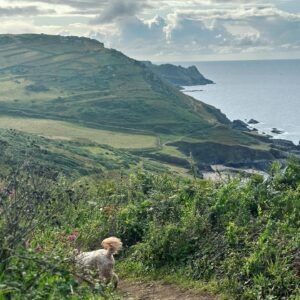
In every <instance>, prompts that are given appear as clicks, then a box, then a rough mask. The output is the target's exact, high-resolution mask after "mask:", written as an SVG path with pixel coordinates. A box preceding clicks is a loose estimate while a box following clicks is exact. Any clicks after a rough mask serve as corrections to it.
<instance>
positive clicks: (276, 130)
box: [271, 128, 284, 134]
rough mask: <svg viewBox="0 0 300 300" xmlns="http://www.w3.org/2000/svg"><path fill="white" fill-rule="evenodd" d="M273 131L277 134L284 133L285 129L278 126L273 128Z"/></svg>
mask: <svg viewBox="0 0 300 300" xmlns="http://www.w3.org/2000/svg"><path fill="white" fill-rule="evenodd" d="M271 132H272V133H275V134H283V133H284V131H282V130H279V129H277V128H273V129H272V130H271Z"/></svg>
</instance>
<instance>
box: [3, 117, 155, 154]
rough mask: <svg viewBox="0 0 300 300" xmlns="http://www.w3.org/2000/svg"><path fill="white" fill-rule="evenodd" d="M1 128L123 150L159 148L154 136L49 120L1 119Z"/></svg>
mask: <svg viewBox="0 0 300 300" xmlns="http://www.w3.org/2000/svg"><path fill="white" fill-rule="evenodd" d="M0 128H7V129H16V130H20V131H24V132H28V133H34V134H38V135H42V136H45V137H48V138H51V139H56V140H75V141H76V140H86V141H90V142H94V143H99V144H105V145H109V146H112V147H114V148H122V149H135V148H137V149H142V148H156V147H157V138H156V137H155V136H153V135H152V136H151V135H142V134H130V133H122V132H116V131H109V130H101V129H94V128H87V127H83V126H79V125H76V124H74V123H68V122H62V121H55V120H47V119H32V118H17V117H0Z"/></svg>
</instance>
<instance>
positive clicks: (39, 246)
mask: <svg viewBox="0 0 300 300" xmlns="http://www.w3.org/2000/svg"><path fill="white" fill-rule="evenodd" d="M34 250H35V251H41V250H42V246H41V245H37V246H36V247H35V248H34Z"/></svg>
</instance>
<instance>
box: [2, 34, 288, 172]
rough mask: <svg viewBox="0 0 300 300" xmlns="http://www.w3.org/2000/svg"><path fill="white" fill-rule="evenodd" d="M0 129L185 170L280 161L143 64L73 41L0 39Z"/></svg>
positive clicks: (267, 144)
mask: <svg viewBox="0 0 300 300" xmlns="http://www.w3.org/2000/svg"><path fill="white" fill-rule="evenodd" d="M189 72H192V73H193V70H190V71H189ZM0 128H6V129H8V128H12V129H17V130H22V131H24V132H27V133H35V134H38V135H42V136H46V137H50V138H51V139H56V140H78V139H86V140H88V141H89V142H92V143H93V142H96V143H98V144H106V145H108V146H113V147H115V148H123V149H128V150H131V151H135V155H138V156H140V157H146V158H148V159H152V160H157V161H158V162H163V163H167V164H169V165H171V166H172V167H174V166H175V167H184V168H186V167H187V166H188V165H189V162H188V160H189V157H190V156H193V158H194V159H195V160H196V161H195V163H196V164H198V166H199V167H200V168H201V167H202V166H203V165H206V166H207V165H211V164H215V163H220V162H221V163H224V164H231V163H235V164H236V165H237V166H243V164H246V165H247V166H250V167H256V166H257V165H260V166H264V167H265V166H268V165H269V163H270V162H271V161H273V160H274V159H278V158H285V157H286V156H287V155H286V154H285V153H284V152H286V151H285V150H286V149H283V150H282V149H280V150H274V151H273V145H272V142H271V141H270V140H268V139H266V138H264V139H262V138H261V137H259V136H257V135H254V134H251V133H250V134H249V133H245V132H242V131H240V130H236V129H233V127H232V124H231V122H230V121H229V120H228V119H227V118H226V116H225V115H223V114H222V113H221V112H220V111H219V110H218V109H216V108H214V107H212V106H210V105H207V104H204V103H202V102H200V101H196V100H195V99H193V98H191V97H189V96H186V95H184V94H182V93H181V92H180V91H178V90H177V89H176V88H175V87H173V86H172V85H170V84H169V83H168V82H167V81H166V80H164V79H163V78H161V77H160V75H158V74H157V73H156V72H153V71H152V70H151V68H148V67H147V66H146V65H145V64H144V63H142V62H138V61H135V60H133V59H130V58H129V57H127V56H125V55H123V54H122V53H120V52H118V51H116V50H112V49H106V48H105V47H104V46H103V44H101V43H100V42H98V41H95V40H91V39H87V38H79V37H61V36H49V35H34V34H25V35H0ZM275 148H276V147H275ZM206 152H209V153H210V155H208V156H206V155H205V153H206ZM220 153H222V159H221V160H218V156H219V155H220ZM184 172H185V171H184Z"/></svg>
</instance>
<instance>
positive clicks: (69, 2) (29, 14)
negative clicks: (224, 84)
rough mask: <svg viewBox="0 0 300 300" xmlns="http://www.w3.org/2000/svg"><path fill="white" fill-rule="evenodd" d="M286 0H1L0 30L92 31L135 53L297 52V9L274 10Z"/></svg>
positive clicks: (144, 56) (185, 55) (299, 24)
mask: <svg viewBox="0 0 300 300" xmlns="http://www.w3.org/2000/svg"><path fill="white" fill-rule="evenodd" d="M292 1H293V0H272V1H271V0H263V1H261V0H185V1H182V0H65V1H60V0H0V15H1V12H2V18H1V22H2V23H1V28H0V31H1V32H2V33H4V32H11V33H21V32H43V33H51V34H65V35H66V34H72V35H81V36H82V35H84V36H90V37H92V38H96V39H99V40H101V41H104V42H105V44H106V45H108V46H110V47H115V48H118V49H119V50H121V51H124V52H126V53H127V54H129V55H131V56H134V57H137V58H140V59H148V58H149V59H151V58H156V59H161V60H168V59H172V58H174V57H177V58H178V59H180V58H182V59H189V57H199V58H203V57H205V56H206V55H210V56H211V55H213V56H214V57H215V58H217V59H223V58H224V57H226V56H228V55H231V56H236V58H237V59H238V58H239V55H240V54H241V53H251V55H253V56H255V53H258V54H259V55H260V57H261V55H265V57H269V55H270V53H273V54H274V53H276V52H278V53H279V52H280V53H281V54H280V55H281V57H282V53H286V54H285V55H286V57H287V58H288V57H289V53H292V52H293V55H295V51H296V52H297V51H298V53H299V57H300V38H299V37H300V13H299V12H298V11H294V12H291V11H285V10H283V9H279V7H283V6H288V4H289V3H292ZM289 7H292V6H289ZM54 10H55V11H54ZM45 12H48V14H51V18H49V16H47V17H45V16H43V14H44V13H45ZM5 15H6V16H7V17H5ZM8 15H10V17H8ZM12 15H13V16H14V20H12V18H11V16H12ZM159 15H160V16H159Z"/></svg>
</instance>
